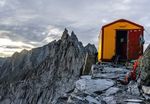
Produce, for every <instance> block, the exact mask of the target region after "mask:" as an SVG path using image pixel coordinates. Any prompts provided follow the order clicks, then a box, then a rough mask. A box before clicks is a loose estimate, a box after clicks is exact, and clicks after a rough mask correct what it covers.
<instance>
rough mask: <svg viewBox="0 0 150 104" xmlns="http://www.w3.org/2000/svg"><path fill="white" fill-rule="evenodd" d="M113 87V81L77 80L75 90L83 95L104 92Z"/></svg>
mask: <svg viewBox="0 0 150 104" xmlns="http://www.w3.org/2000/svg"><path fill="white" fill-rule="evenodd" d="M113 85H114V81H112V80H108V79H79V80H78V81H76V88H77V89H78V90H80V91H82V92H85V93H90V94H92V93H94V92H97V91H104V90H106V89H108V88H109V87H111V86H113Z"/></svg>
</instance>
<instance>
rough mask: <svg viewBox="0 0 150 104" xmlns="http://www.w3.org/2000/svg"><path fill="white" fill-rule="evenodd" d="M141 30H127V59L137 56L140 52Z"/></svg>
mask: <svg viewBox="0 0 150 104" xmlns="http://www.w3.org/2000/svg"><path fill="white" fill-rule="evenodd" d="M140 35H142V31H141V30H137V29H135V30H129V31H128V59H129V60H133V59H137V58H138V57H139V54H140V52H141V53H142V50H143V47H142V46H141V45H140Z"/></svg>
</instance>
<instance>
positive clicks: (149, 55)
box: [140, 45, 150, 86]
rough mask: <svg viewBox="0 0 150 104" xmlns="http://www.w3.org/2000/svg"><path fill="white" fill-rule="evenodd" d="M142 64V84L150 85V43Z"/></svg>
mask: <svg viewBox="0 0 150 104" xmlns="http://www.w3.org/2000/svg"><path fill="white" fill-rule="evenodd" d="M141 64H142V65H140V66H141V67H140V68H141V84H142V85H146V86H150V45H149V46H148V47H147V49H146V50H145V52H144V55H143V59H142V63H141Z"/></svg>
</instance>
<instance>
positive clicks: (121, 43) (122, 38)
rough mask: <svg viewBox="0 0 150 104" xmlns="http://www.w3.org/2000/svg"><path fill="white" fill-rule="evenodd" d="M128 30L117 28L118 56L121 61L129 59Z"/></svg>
mask: <svg viewBox="0 0 150 104" xmlns="http://www.w3.org/2000/svg"><path fill="white" fill-rule="evenodd" d="M127 34H128V31H127V30H116V56H117V57H118V58H119V61H126V59H127Z"/></svg>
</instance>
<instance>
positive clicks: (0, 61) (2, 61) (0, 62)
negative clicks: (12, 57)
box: [0, 57, 6, 68]
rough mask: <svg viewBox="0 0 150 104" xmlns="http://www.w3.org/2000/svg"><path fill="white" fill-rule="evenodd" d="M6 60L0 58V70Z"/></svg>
mask: <svg viewBox="0 0 150 104" xmlns="http://www.w3.org/2000/svg"><path fill="white" fill-rule="evenodd" d="M5 60H6V58H2V57H0V68H1V67H2V64H3V63H4V62H5Z"/></svg>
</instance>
